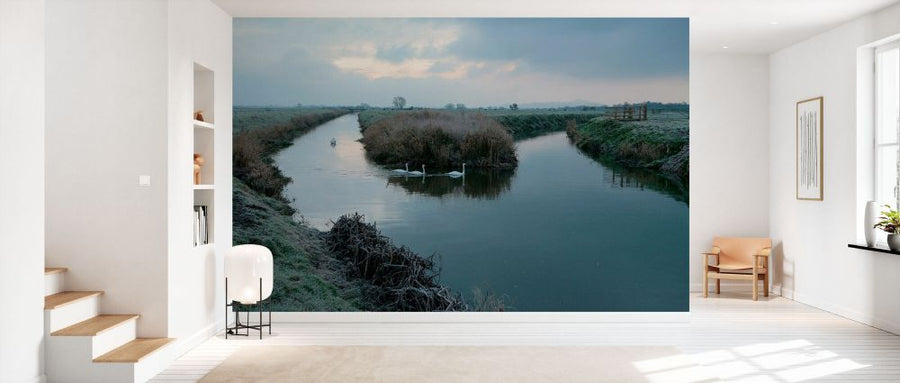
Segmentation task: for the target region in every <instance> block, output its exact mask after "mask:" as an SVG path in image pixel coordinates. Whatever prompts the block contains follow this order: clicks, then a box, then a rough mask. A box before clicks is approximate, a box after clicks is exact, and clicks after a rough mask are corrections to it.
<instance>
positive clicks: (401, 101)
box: [394, 96, 406, 109]
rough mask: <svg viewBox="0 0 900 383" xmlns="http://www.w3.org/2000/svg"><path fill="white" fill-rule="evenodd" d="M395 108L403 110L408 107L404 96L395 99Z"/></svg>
mask: <svg viewBox="0 0 900 383" xmlns="http://www.w3.org/2000/svg"><path fill="white" fill-rule="evenodd" d="M394 107H395V108H397V109H403V108H405V107H406V99H405V98H403V97H402V96H397V97H394Z"/></svg>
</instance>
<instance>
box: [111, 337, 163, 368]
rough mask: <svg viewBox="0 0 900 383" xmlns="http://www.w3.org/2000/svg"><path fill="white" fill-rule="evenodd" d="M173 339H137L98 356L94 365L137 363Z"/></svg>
mask: <svg viewBox="0 0 900 383" xmlns="http://www.w3.org/2000/svg"><path fill="white" fill-rule="evenodd" d="M173 340H175V339H173V338H137V339H135V340H133V341H131V342H128V343H125V344H124V345H123V346H122V347H119V348H117V349H115V350H112V351H110V352H107V353H106V354H103V355H100V356H99V357H97V359H94V363H137V362H140V361H141V359H144V358H146V357H147V356H148V355H150V354H152V353H154V352H156V351H158V350H160V349H161V348H163V347H165V346H166V345H167V344H169V343H170V342H172V341H173Z"/></svg>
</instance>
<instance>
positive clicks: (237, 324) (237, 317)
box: [225, 278, 272, 339]
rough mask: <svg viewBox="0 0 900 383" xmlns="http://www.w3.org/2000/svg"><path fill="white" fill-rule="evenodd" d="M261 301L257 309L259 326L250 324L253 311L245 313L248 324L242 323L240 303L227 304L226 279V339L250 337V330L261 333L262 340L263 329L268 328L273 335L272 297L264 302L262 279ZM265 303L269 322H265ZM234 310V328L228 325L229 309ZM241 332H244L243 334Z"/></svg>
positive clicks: (226, 284)
mask: <svg viewBox="0 0 900 383" xmlns="http://www.w3.org/2000/svg"><path fill="white" fill-rule="evenodd" d="M259 295H260V296H259V301H257V302H256V307H257V309H258V311H257V312H258V313H259V324H250V313H251V311H249V310H248V311H244V313H246V314H247V315H246V317H247V320H246V322H244V323H242V322H241V311H239V310H237V306H236V305H237V304H238V302H235V301H232V302H230V303H229V302H227V300H228V278H225V300H226V302H225V339H228V336H229V335H236V336H250V330H256V331H259V339H262V336H263V328H266V327H268V329H269V335H272V301H271V297H270V298H268V299H266V300H265V301H263V299H262V278H260V279H259ZM263 302H266V303H267V306H268V308H269V310H268V313H269V320H268V321H267V322H263V308H262V306H263ZM229 308H233V309H232V311H234V326H229V325H228V309H229ZM241 330H244V331H243V332H241Z"/></svg>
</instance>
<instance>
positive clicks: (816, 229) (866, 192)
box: [769, 5, 900, 332]
mask: <svg viewBox="0 0 900 383" xmlns="http://www.w3.org/2000/svg"><path fill="white" fill-rule="evenodd" d="M898 32H900V5H896V6H892V7H890V8H888V9H886V10H882V11H880V12H877V13H875V14H872V15H868V16H865V17H862V18H859V19H856V20H854V21H851V22H849V23H847V24H844V25H842V26H840V27H838V28H836V29H833V30H831V31H829V32H826V33H823V34H820V35H818V36H815V37H813V38H811V39H809V40H807V41H804V42H801V43H798V44H796V45H793V46H791V47H788V48H785V49H783V50H781V51H778V52H776V53H774V54H772V55H771V56H770V69H769V74H770V82H769V91H770V93H769V102H770V104H769V105H770V106H769V108H770V114H769V117H770V123H769V128H770V131H769V143H770V145H771V149H770V152H771V160H770V163H769V169H770V172H771V175H770V195H769V199H770V203H771V206H770V208H769V218H770V231H771V234H772V237H773V239H774V240H775V241H776V243H777V244H779V245H778V246H776V259H777V260H778V261H779V263H780V265H779V266H780V268H779V269H776V276H777V279H776V280H777V281H778V283H779V284H780V285H781V286H782V293H783V295H784V296H786V297H790V298H793V299H795V300H797V301H800V302H804V303H807V304H810V305H813V306H817V307H820V308H823V309H826V310H829V311H832V312H835V313H838V314H840V315H843V316H846V317H849V318H852V319H855V320H859V321H862V322H865V323H869V324H873V325H876V326H877V327H881V328H884V329H887V330H889V331H892V332H900V301H898V300H897V299H896V298H895V297H896V292H897V291H898V289H900V278H897V275H900V257H898V256H896V255H889V254H880V253H874V252H869V251H858V250H851V249H849V248H847V244H848V243H854V242H858V241H859V240H860V238H859V235H858V233H860V228H859V225H860V224H861V222H862V221H861V216H862V214H863V205H864V203H865V201H866V200H868V199H870V198H871V187H869V185H868V184H869V183H870V182H871V176H870V172H871V171H872V170H871V161H870V160H868V158H869V156H870V155H871V152H869V154H866V153H863V152H861V151H870V150H871V145H870V144H867V143H866V142H860V141H858V140H859V138H860V137H861V138H862V139H863V141H867V140H870V139H871V135H870V134H868V129H871V127H870V126H867V125H866V124H865V123H863V124H861V125H858V124H859V122H858V121H861V122H865V121H867V119H866V118H864V117H865V116H857V113H856V108H857V101H861V102H865V101H866V100H867V99H870V98H869V97H867V96H865V95H863V97H862V98H858V97H857V86H858V85H860V84H858V82H857V81H858V78H857V76H860V73H865V71H868V70H870V69H869V68H870V67H869V68H866V67H861V68H857V49H858V48H859V47H860V46H862V45H864V44H867V43H870V42H872V41H875V40H878V39H881V38H884V37H886V36H890V35H893V34H896V33H898ZM858 69H859V70H858ZM858 72H859V73H858ZM865 77H866V76H860V78H865ZM818 96H824V98H825V104H824V148H823V153H824V157H825V158H824V171H825V173H824V201H820V202H818V201H799V200H797V199H795V176H794V171H795V168H794V161H795V160H794V153H795V148H794V145H795V141H794V140H795V139H794V136H795V132H794V127H795V126H794V118H795V104H796V102H797V101H800V100H804V99H808V98H811V97H818ZM858 117H862V118H860V119H859V120H858ZM858 185H859V186H858Z"/></svg>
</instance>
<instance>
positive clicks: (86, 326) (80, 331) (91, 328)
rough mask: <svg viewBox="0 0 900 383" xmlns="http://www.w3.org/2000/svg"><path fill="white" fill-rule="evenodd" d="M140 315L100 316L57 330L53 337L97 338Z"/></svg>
mask: <svg viewBox="0 0 900 383" xmlns="http://www.w3.org/2000/svg"><path fill="white" fill-rule="evenodd" d="M138 317H140V315H137V314H124V315H98V316H95V317H93V318H91V319H88V320H86V321H83V322H78V323H76V324H73V325H71V326H69V327H66V328H64V329H61V330H56V331H54V332H53V333H52V334H50V335H52V336H96V335H98V334H102V333H103V332H105V331H107V330H111V329H113V328H116V327H117V326H119V325H122V324H124V323H126V322H128V321H130V320H135V319H137V318H138Z"/></svg>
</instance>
